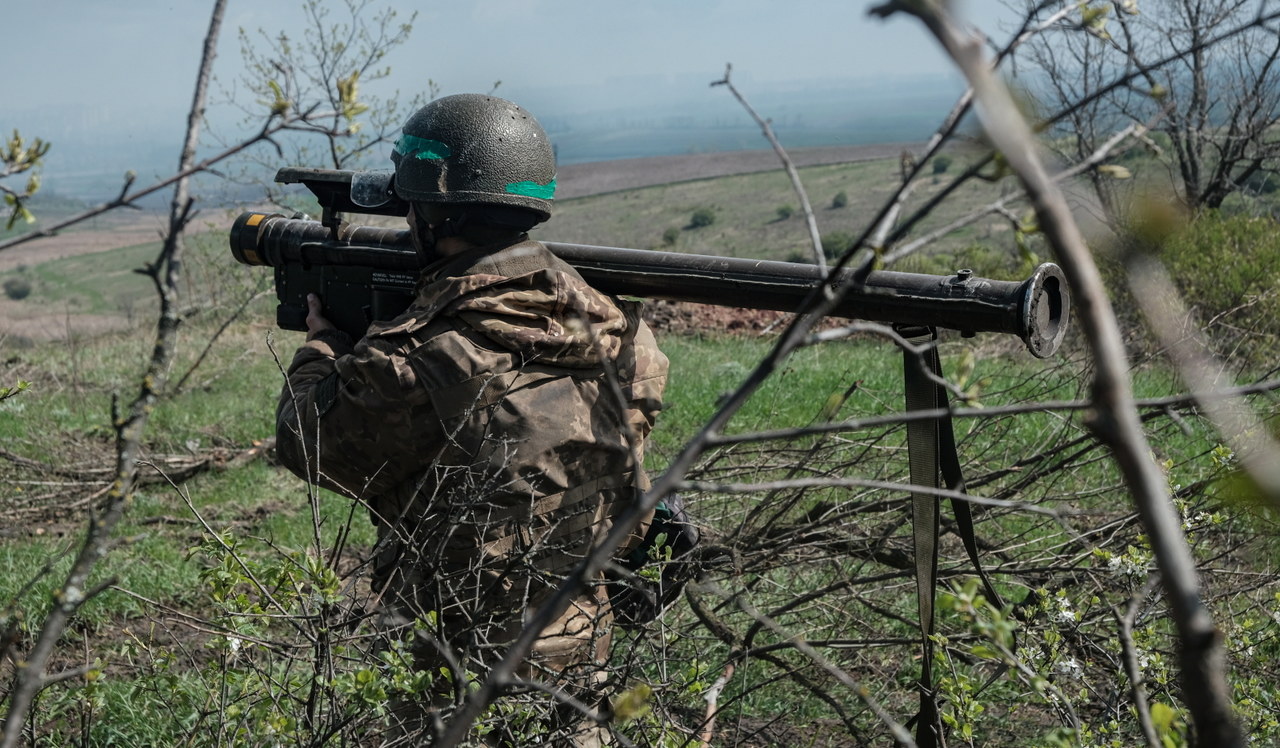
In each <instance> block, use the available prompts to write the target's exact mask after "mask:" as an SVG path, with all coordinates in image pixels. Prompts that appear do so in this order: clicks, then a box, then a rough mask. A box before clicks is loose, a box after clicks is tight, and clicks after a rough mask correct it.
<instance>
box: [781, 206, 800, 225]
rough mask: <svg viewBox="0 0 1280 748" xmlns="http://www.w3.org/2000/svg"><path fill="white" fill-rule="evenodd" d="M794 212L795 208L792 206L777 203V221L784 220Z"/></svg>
mask: <svg viewBox="0 0 1280 748" xmlns="http://www.w3.org/2000/svg"><path fill="white" fill-rule="evenodd" d="M795 212H796V209H795V208H793V207H791V206H790V205H779V206H778V220H779V221H785V220H787V219H788V218H790V217H791V216H792V215H794V214H795Z"/></svg>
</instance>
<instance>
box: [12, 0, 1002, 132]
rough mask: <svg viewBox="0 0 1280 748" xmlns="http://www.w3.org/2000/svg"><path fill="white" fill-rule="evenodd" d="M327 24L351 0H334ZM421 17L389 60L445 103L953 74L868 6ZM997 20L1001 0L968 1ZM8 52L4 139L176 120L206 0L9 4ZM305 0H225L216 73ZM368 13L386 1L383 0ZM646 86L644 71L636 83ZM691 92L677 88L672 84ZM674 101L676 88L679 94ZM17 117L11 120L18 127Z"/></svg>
mask: <svg viewBox="0 0 1280 748" xmlns="http://www.w3.org/2000/svg"><path fill="white" fill-rule="evenodd" d="M327 4H328V5H329V6H330V7H331V9H332V13H333V17H334V18H338V17H341V16H343V15H345V11H344V10H343V7H342V3H341V2H339V1H338V0H327ZM389 4H390V5H391V6H392V7H395V8H396V9H397V10H398V11H399V12H400V14H401V16H402V17H404V18H406V19H407V17H408V16H409V15H410V14H411V13H412V12H413V11H414V10H417V11H418V16H417V19H416V21H415V22H414V30H413V35H412V38H411V41H410V43H409V44H407V45H405V46H403V47H401V48H399V49H397V50H395V51H394V52H393V54H392V55H391V56H390V57H389V59H388V63H389V64H390V65H391V66H392V68H393V70H394V75H393V81H392V85H393V86H394V87H396V88H398V89H400V90H401V91H413V90H418V89H422V88H425V86H426V80H427V79H428V78H430V79H432V80H435V81H437V82H438V83H439V84H440V85H441V86H442V87H443V90H444V92H445V93H451V92H458V91H468V90H480V91H484V90H488V89H489V88H490V87H491V85H492V84H493V82H494V81H495V80H502V81H503V84H502V87H501V88H500V89H499V92H500V93H505V94H506V95H507V96H509V97H510V98H513V99H517V100H518V99H519V97H520V94H521V93H522V92H525V91H533V90H538V89H543V88H546V87H555V88H557V89H562V88H563V87H581V88H582V89H583V91H584V98H583V99H582V100H574V99H573V96H572V95H567V99H568V100H567V101H565V102H564V105H565V106H566V107H569V108H570V109H574V110H587V109H590V108H592V107H598V106H601V105H605V106H607V105H608V104H610V103H611V102H608V101H598V100H593V99H599V97H600V96H601V90H602V89H600V88H598V86H600V85H602V84H608V85H607V88H606V89H603V90H605V91H608V92H612V93H614V94H616V95H617V97H618V98H619V99H620V100H621V99H625V98H626V97H627V95H628V86H629V85H631V83H630V82H631V81H637V82H643V80H644V78H643V76H649V78H650V82H651V81H652V78H653V76H668V80H672V81H676V80H680V77H681V76H688V77H689V79H690V80H691V81H699V82H700V83H699V85H705V83H701V82H703V81H709V80H711V79H712V78H714V77H716V76H717V75H718V74H719V73H720V72H721V71H722V70H723V68H724V64H725V62H728V61H732V62H733V63H734V66H735V71H737V72H736V75H738V76H741V78H740V80H741V81H744V82H751V83H758V84H759V85H765V84H767V83H771V82H772V83H777V82H782V81H788V80H792V79H798V78H845V79H875V78H878V77H881V76H885V75H889V74H894V73H915V74H919V73H935V72H936V73H938V74H940V75H942V74H950V73H949V67H948V66H947V65H946V63H945V62H944V61H943V59H942V57H941V55H940V54H939V53H938V52H937V51H936V45H934V44H933V43H932V41H931V40H930V39H928V38H927V37H926V35H925V33H924V32H923V30H922V29H921V27H920V24H919V23H918V22H915V21H914V20H913V19H910V18H907V17H897V18H894V19H891V20H889V21H881V20H878V19H873V18H869V17H868V16H867V13H866V11H867V8H869V7H870V6H871V4H872V3H870V2H866V1H865V0H791V2H782V0H626V1H623V0H447V1H444V0H437V2H404V1H403V0H402V1H401V2H391V3H389ZM969 4H970V6H972V7H971V10H972V11H973V15H976V16H977V17H978V19H979V20H980V21H982V22H983V23H984V25H988V26H989V25H990V21H991V19H992V18H994V15H993V14H994V13H995V12H996V11H997V10H998V9H999V8H1000V6H999V4H998V3H997V1H996V0H969ZM5 5H6V6H7V7H5V9H4V11H3V17H4V20H5V26H6V34H5V36H6V43H5V44H3V45H0V69H3V70H4V71H5V77H4V83H3V84H2V85H3V91H4V105H3V106H0V129H10V128H12V127H13V126H15V125H16V126H21V125H22V122H21V117H20V115H21V114H22V113H25V112H27V111H29V110H30V109H31V108H33V107H39V108H46V107H49V105H54V106H55V107H57V108H59V109H60V108H62V106H89V107H94V106H98V105H111V106H113V107H118V106H122V105H123V106H125V108H126V109H130V108H131V109H133V110H134V111H136V112H137V114H138V115H139V116H142V117H146V116H154V115H157V114H162V113H165V114H167V113H169V112H181V111H183V110H184V109H185V107H186V106H187V103H188V100H189V98H190V90H191V84H192V81H193V79H194V76H195V71H196V67H197V65H198V62H199V50H200V41H201V39H202V38H203V35H204V33H205V31H206V28H207V24H208V12H209V9H210V7H211V5H212V3H211V2H200V1H198V0H41V2H34V1H31V0H9V1H8V2H6V3H5ZM300 5H301V4H300V2H298V0H230V3H229V5H228V11H227V16H226V19H225V22H224V27H223V34H222V39H221V42H220V45H219V58H218V67H217V69H218V71H219V72H220V74H221V75H222V76H223V77H224V78H231V77H234V74H235V72H236V71H237V69H238V58H239V52H238V42H237V39H236V33H235V32H236V29H237V28H238V27H243V28H246V29H250V30H253V29H257V28H263V29H266V30H269V31H272V32H275V31H278V30H283V31H286V32H288V33H289V34H290V35H291V36H293V37H295V38H297V37H300V35H301V34H300V32H301V29H302V23H303V22H302V19H301V14H300V13H299V8H300ZM373 5H374V6H375V7H380V6H381V3H380V2H379V0H374V2H373ZM637 76H641V77H640V78H637ZM676 85H683V84H676ZM673 93H675V92H673ZM14 118H17V119H18V121H10V120H11V119H14Z"/></svg>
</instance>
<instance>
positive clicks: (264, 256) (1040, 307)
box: [231, 168, 1071, 358]
mask: <svg viewBox="0 0 1280 748" xmlns="http://www.w3.org/2000/svg"><path fill="white" fill-rule="evenodd" d="M389 179H390V174H389V172H364V173H356V172H349V171H330V170H322V169H297V168H286V169H281V170H280V172H279V173H277V174H276V181H277V182H281V183H286V184H294V183H299V182H301V183H303V184H305V185H306V186H307V187H308V188H310V190H311V191H312V192H313V193H315V195H316V197H317V198H318V199H319V201H320V206H321V209H322V211H323V215H322V218H321V220H320V221H314V220H310V219H306V218H287V217H285V216H283V215H280V214H274V213H243V214H241V215H240V217H239V218H237V219H236V221H235V224H234V225H233V226H232V228H231V253H232V255H234V256H235V258H236V259H237V260H239V261H240V262H243V263H245V264H247V265H270V266H272V267H273V268H275V276H276V296H277V298H278V299H279V302H280V303H279V306H278V307H277V309H276V322H277V324H278V325H279V326H280V327H281V328H283V329H286V330H306V329H307V327H306V316H307V303H306V298H307V294H309V293H316V294H318V295H319V296H320V298H321V299H322V300H323V303H324V314H325V316H326V317H327V318H328V319H329V320H330V321H331V322H333V324H334V325H335V326H336V327H337V328H338V329H340V330H343V331H345V332H347V333H348V334H350V335H351V336H352V338H353V339H359V338H360V337H362V336H363V335H364V332H365V330H366V328H368V326H369V323H370V322H372V321H374V320H388V319H392V318H394V317H395V316H397V315H398V314H400V312H402V311H404V310H405V309H406V308H408V306H409V304H410V303H412V301H413V297H414V289H415V286H416V285H417V282H418V273H419V270H420V268H421V266H422V260H421V258H420V257H419V255H418V253H417V252H416V251H415V250H414V249H413V246H412V245H411V244H410V239H409V233H408V231H407V230H400V229H388V228H374V227H370V226H355V225H352V224H349V223H346V222H345V221H343V219H342V214H344V213H364V214H371V215H386V216H396V217H403V216H405V215H406V214H407V213H408V204H407V203H405V202H403V201H401V200H399V199H398V198H395V197H394V196H392V195H391V194H390V190H389V189H388V184H389ZM545 244H546V246H547V247H548V248H549V249H550V250H551V251H552V252H553V253H555V254H556V256H558V257H560V258H561V259H562V260H564V261H565V262H567V263H569V264H570V265H572V266H573V267H575V268H577V270H578V272H579V273H581V274H582V277H583V278H585V279H586V281H587V282H588V283H590V284H591V285H592V286H594V287H595V288H598V289H600V290H601V291H604V292H605V293H609V294H615V295H624V296H641V297H647V298H653V299H669V300H672V301H695V302H700V303H703V304H717V305H720V306H735V307H746V308H751V309H772V310H776V311H782V312H793V311H796V310H797V309H799V308H800V306H801V304H802V303H803V301H804V300H805V299H806V298H807V297H808V296H809V295H810V294H811V293H812V292H813V290H814V288H815V287H816V286H817V285H818V284H819V283H821V282H822V281H823V276H822V273H821V272H820V271H819V269H818V267H817V266H816V265H806V264H800V263H791V262H772V261H767V260H744V259H740V258H731V257H710V256H705V255H689V254H679V253H674V252H653V251H647V250H638V249H619V248H615V247H595V246H588V245H582V244H560V243H556V242H545ZM851 277H852V273H850V272H849V271H842V272H841V273H840V274H837V275H836V276H835V277H834V278H832V279H829V280H828V282H829V283H833V284H835V285H836V286H837V287H841V288H842V291H843V296H842V299H841V301H840V303H839V304H838V305H837V306H836V307H835V309H834V310H833V311H832V313H831V314H832V316H837V317H848V318H853V319H862V320H870V321H875V322H884V323H890V324H897V325H909V326H924V327H940V328H947V329H952V330H959V331H961V332H962V333H964V334H966V335H971V334H974V333H979V332H1001V333H1010V334H1013V335H1017V336H1018V337H1019V338H1021V339H1022V340H1023V342H1024V343H1026V346H1027V349H1028V350H1029V351H1031V353H1032V355H1034V356H1037V357H1039V358H1045V357H1048V356H1050V355H1052V354H1053V353H1054V352H1055V351H1056V350H1057V349H1058V346H1059V345H1060V344H1061V343H1062V339H1063V337H1064V336H1065V334H1066V329H1067V318H1068V316H1069V313H1070V305H1071V304H1070V299H1071V297H1070V292H1069V290H1068V288H1067V283H1066V278H1065V277H1064V276H1063V274H1062V270H1061V269H1060V268H1058V266H1057V265H1054V264H1052V263H1045V264H1043V265H1041V266H1040V267H1038V268H1036V270H1035V272H1033V273H1032V274H1031V277H1029V278H1027V279H1026V280H1023V281H998V280H989V279H986V278H978V277H974V276H973V274H972V272H971V271H968V270H960V271H958V272H957V273H956V274H955V275H949V276H942V275H925V274H920V273H898V272H891V271H887V270H876V271H872V272H871V273H870V274H869V275H868V276H867V278H866V280H865V282H864V283H863V284H862V285H861V286H858V285H855V284H853V283H852V282H851V281H850V278H851ZM846 286H847V287H846Z"/></svg>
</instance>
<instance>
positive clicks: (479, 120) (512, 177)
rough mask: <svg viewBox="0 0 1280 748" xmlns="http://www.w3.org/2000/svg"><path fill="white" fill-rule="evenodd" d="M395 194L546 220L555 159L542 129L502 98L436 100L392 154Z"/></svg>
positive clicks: (475, 96) (409, 124)
mask: <svg viewBox="0 0 1280 748" xmlns="http://www.w3.org/2000/svg"><path fill="white" fill-rule="evenodd" d="M391 160H392V161H393V162H394V163H395V166H396V173H395V191H396V194H398V195H399V196H400V197H402V198H404V199H406V200H410V201H413V202H424V203H442V204H454V205H465V204H479V205H493V206H505V207H509V208H521V209H524V210H528V211H531V212H533V213H534V214H536V216H537V220H538V221H539V222H540V221H545V220H547V218H549V217H550V216H551V203H552V199H553V198H554V197H555V192H556V159H555V153H554V152H553V150H552V148H551V142H550V141H549V140H547V134H546V132H544V131H543V129H542V125H540V124H538V120H536V119H534V117H533V115H532V114H529V113H528V112H527V111H525V110H524V109H522V108H520V107H519V106H517V105H516V104H513V103H512V102H510V101H507V100H506V99H500V98H498V97H496V96H485V95H483V94H458V95H455V96H445V97H444V98H440V99H436V100H435V101H433V102H431V103H430V104H427V105H426V106H424V107H422V108H421V109H419V110H418V111H417V112H415V113H414V114H413V116H411V117H409V120H408V121H407V122H405V125H404V130H403V132H402V134H401V135H400V138H399V140H397V141H396V145H395V150H394V151H393V152H392V154H391Z"/></svg>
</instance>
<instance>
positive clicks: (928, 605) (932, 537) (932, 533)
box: [902, 329, 941, 748]
mask: <svg viewBox="0 0 1280 748" xmlns="http://www.w3.org/2000/svg"><path fill="white" fill-rule="evenodd" d="M911 333H913V334H912V335H911V337H908V339H907V340H908V342H910V343H911V344H912V345H913V346H917V347H918V346H921V345H928V346H929V347H928V349H927V350H926V351H925V352H924V353H923V354H922V355H918V354H916V353H914V352H913V351H911V350H908V349H906V348H904V349H903V351H902V353H903V360H902V375H903V380H904V382H905V385H906V387H905V388H906V401H907V412H911V411H919V410H934V409H935V408H937V407H938V392H937V391H938V387H937V385H936V384H934V382H933V381H932V380H930V378H929V372H930V371H935V370H936V369H937V367H938V363H937V348H936V347H935V346H933V345H932V344H933V342H934V340H935V339H936V334H935V331H934V330H932V329H926V330H924V331H920V330H918V329H917V330H912V331H911ZM922 358H923V359H924V360H923V361H922V360H921V359H922ZM938 447H939V434H938V421H936V420H932V419H929V420H918V421H910V422H908V423H907V454H908V456H909V459H910V461H911V483H912V484H913V485H916V486H923V487H926V488H937V487H938ZM911 533H912V537H913V538H914V546H915V560H916V603H917V606H918V607H919V611H920V681H919V683H918V684H917V685H918V687H919V689H920V711H919V713H918V714H917V715H916V745H917V746H919V748H935V746H937V745H938V734H939V731H940V730H941V720H940V719H939V717H938V703H937V700H936V699H935V698H934V691H933V639H932V638H930V637H932V636H933V595H934V587H935V585H936V583H937V576H938V497H937V496H935V495H934V494H932V493H925V492H914V491H913V492H912V494H911Z"/></svg>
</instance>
